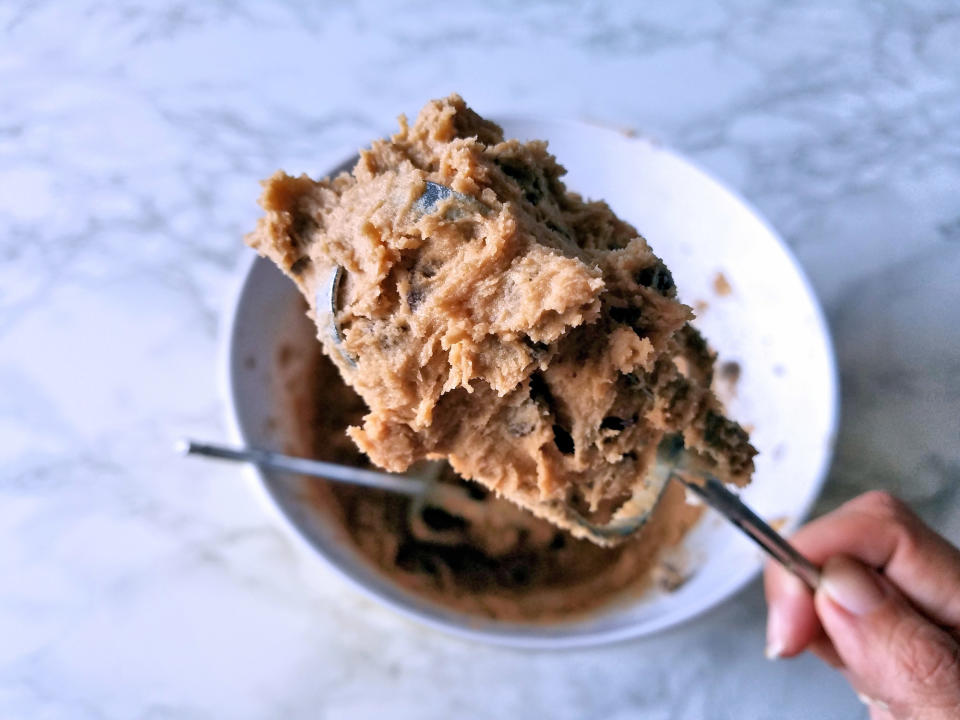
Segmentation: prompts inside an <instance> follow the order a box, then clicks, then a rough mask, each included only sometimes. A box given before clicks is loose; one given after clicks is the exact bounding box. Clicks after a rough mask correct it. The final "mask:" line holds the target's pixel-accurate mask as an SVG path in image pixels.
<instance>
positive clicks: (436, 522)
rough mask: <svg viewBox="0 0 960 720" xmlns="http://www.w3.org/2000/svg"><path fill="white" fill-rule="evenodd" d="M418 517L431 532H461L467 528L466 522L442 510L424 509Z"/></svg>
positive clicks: (434, 508)
mask: <svg viewBox="0 0 960 720" xmlns="http://www.w3.org/2000/svg"><path fill="white" fill-rule="evenodd" d="M420 515H421V517H422V518H423V521H424V522H425V523H426V524H427V527H429V528H430V529H431V530H437V531H443V530H463V529H465V528H466V527H467V521H466V520H464V519H463V518H462V517H457V516H456V515H452V514H451V513H448V512H447V511H446V510H444V509H442V508H436V507H425V508H424V509H423V510H422V511H421V513H420Z"/></svg>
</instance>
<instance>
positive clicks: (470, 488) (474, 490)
mask: <svg viewBox="0 0 960 720" xmlns="http://www.w3.org/2000/svg"><path fill="white" fill-rule="evenodd" d="M466 488H467V495H469V496H470V499H471V500H486V499H487V497H488V496H489V495H490V491H489V490H487V489H486V488H485V487H484V486H483V485H479V484H477V483H475V482H471V483H467V484H466Z"/></svg>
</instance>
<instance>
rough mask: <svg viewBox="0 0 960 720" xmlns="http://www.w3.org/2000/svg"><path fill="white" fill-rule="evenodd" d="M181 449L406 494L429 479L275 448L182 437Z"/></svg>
mask: <svg viewBox="0 0 960 720" xmlns="http://www.w3.org/2000/svg"><path fill="white" fill-rule="evenodd" d="M177 449H178V450H180V452H182V453H183V454H184V455H203V456H205V457H212V458H219V459H221V460H233V461H238V462H248V463H253V464H254V465H258V466H259V467H265V468H271V469H273V470H282V471H284V472H291V473H297V474H300V475H311V476H313V477H319V478H324V479H325V480H336V481H338V482H345V483H350V484H351V485H363V486H364V487H372V488H377V489H379V490H390V491H391V492H399V493H405V494H407V495H421V494H423V493H425V492H426V491H427V482H426V481H425V480H420V479H418V478H412V477H409V476H407V475H392V474H390V473H383V472H377V471H376V470H362V469H361V468H355V467H351V466H349V465H337V464H336V463H328V462H323V461H322V460H309V459H307V458H301V457H293V456H291V455H283V454H282V453H278V452H273V451H271V450H261V449H259V448H245V449H242V450H239V449H237V448H231V447H226V446H224V445H214V444H212V443H201V442H196V441H194V440H181V441H180V442H179V443H178V444H177Z"/></svg>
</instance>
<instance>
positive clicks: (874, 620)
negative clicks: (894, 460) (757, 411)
mask: <svg viewBox="0 0 960 720" xmlns="http://www.w3.org/2000/svg"><path fill="white" fill-rule="evenodd" d="M791 542H792V543H793V544H794V546H795V547H796V548H797V550H799V551H800V552H801V553H803V554H804V555H805V556H806V557H808V558H809V559H810V560H811V561H812V562H814V563H816V564H817V565H821V566H822V567H823V572H822V576H821V580H820V585H819V587H818V588H817V591H816V592H815V593H813V594H811V593H810V591H809V589H807V587H806V586H805V585H804V584H802V583H801V582H800V580H798V579H797V578H796V577H794V576H793V575H791V574H790V573H789V572H787V571H786V570H784V569H783V568H782V567H781V566H780V565H778V564H776V563H769V564H768V565H767V568H766V570H765V573H764V589H765V591H766V596H767V604H768V607H769V611H768V617H767V656H768V657H771V658H779V657H784V658H786V657H793V656H794V655H798V654H799V653H801V652H803V651H804V650H810V651H811V652H813V653H815V654H816V655H817V656H818V657H820V658H821V659H822V660H823V661H824V662H827V663H828V664H830V665H831V666H833V667H835V668H837V669H838V670H839V671H840V672H842V673H843V674H844V676H845V677H846V678H847V680H848V681H849V682H850V684H851V685H852V686H853V688H854V690H855V691H856V692H857V694H858V696H859V697H860V699H861V700H863V701H864V702H866V703H867V704H868V705H869V706H870V717H871V718H873V719H874V720H890V719H891V718H896V719H898V720H899V719H900V718H911V719H917V720H940V719H941V718H960V550H958V549H957V548H955V547H954V546H952V545H951V544H950V543H949V542H947V541H946V540H945V539H944V538H942V537H940V536H939V535H937V534H936V533H935V532H934V531H933V530H931V529H930V528H928V527H927V526H926V525H924V524H923V522H922V521H921V520H920V519H919V518H918V517H917V516H916V515H914V514H913V512H912V511H911V510H910V509H909V508H907V506H906V505H904V504H903V503H902V502H900V501H899V500H897V499H896V498H893V497H892V496H890V495H888V494H887V493H883V492H869V493H866V494H865V495H861V496H860V497H857V498H854V499H853V500H851V501H850V502H848V503H846V504H845V505H843V506H841V507H840V508H838V509H837V510H835V511H833V512H831V513H829V514H827V515H824V516H823V517H821V518H819V519H817V520H815V521H813V522H811V523H810V524H808V525H806V526H804V527H803V528H801V529H800V530H799V531H798V532H797V533H796V534H795V535H794V536H793V537H792V538H791Z"/></svg>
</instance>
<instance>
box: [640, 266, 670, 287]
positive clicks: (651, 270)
mask: <svg viewBox="0 0 960 720" xmlns="http://www.w3.org/2000/svg"><path fill="white" fill-rule="evenodd" d="M634 280H635V281H636V283H637V285H641V286H643V287H648V288H655V289H656V290H657V291H658V292H661V293H667V292H669V291H670V290H673V288H674V287H676V284H675V283H674V282H673V275H672V274H671V273H670V270H669V269H668V268H667V267H666V266H665V265H662V264H660V263H657V264H656V265H651V266H650V267H645V268H643V270H641V271H640V272H638V273H637V274H636V276H635V277H634Z"/></svg>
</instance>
